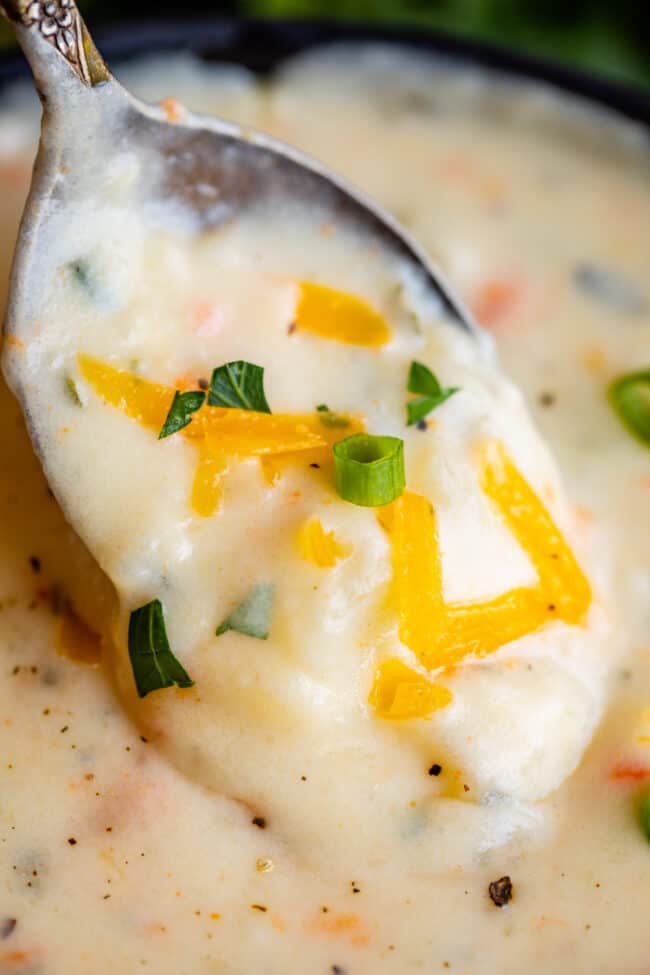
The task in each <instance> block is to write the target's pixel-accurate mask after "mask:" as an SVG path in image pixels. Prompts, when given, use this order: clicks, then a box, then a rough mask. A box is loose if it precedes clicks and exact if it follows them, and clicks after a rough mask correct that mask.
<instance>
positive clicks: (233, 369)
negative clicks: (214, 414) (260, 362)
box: [208, 359, 271, 413]
mask: <svg viewBox="0 0 650 975" xmlns="http://www.w3.org/2000/svg"><path fill="white" fill-rule="evenodd" d="M208 404H209V405H210V406H225V407H227V408H228V409H235V410H253V411H254V412H255V413H270V412H271V407H270V406H269V404H268V403H267V402H266V396H265V395H264V369H263V368H262V366H255V365H253V363H252V362H244V361H243V360H241V359H239V360H238V361H237V362H228V363H226V365H225V366H217V368H216V369H215V370H214V371H213V373H212V380H211V382H210V392H209V393H208Z"/></svg>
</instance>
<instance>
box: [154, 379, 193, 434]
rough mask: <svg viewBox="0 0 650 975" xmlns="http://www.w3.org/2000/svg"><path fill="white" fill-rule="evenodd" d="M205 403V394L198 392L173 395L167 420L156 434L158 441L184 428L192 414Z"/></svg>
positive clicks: (177, 392)
mask: <svg viewBox="0 0 650 975" xmlns="http://www.w3.org/2000/svg"><path fill="white" fill-rule="evenodd" d="M204 402H205V393H203V392H200V391H199V390H191V391H190V392H188V393H179V391H178V390H176V392H175V393H174V398H173V400H172V405H171V406H170V407H169V413H168V414H167V419H166V420H165V422H164V423H163V427H162V430H161V431H160V433H159V434H158V439H159V440H164V439H165V437H170V436H171V435H172V433H177V432H178V431H179V430H182V429H183V427H186V426H187V425H188V423H190V421H191V419H192V414H193V413H196V411H197V410H200V409H201V407H202V406H203V404H204Z"/></svg>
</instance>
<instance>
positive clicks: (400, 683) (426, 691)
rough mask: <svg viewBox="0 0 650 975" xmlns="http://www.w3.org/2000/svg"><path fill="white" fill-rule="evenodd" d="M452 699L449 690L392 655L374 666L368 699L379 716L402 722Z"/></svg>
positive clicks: (443, 705) (439, 706)
mask: <svg viewBox="0 0 650 975" xmlns="http://www.w3.org/2000/svg"><path fill="white" fill-rule="evenodd" d="M451 699H452V694H451V691H450V690H448V689H447V688H446V687H441V686H440V685H439V684H432V683H431V681H428V680H427V679H426V677H423V676H422V674H418V673H417V671H415V670H412V669H411V668H410V667H408V666H407V665H406V664H405V663H402V661H401V660H398V659H397V658H393V659H391V660H386V661H384V663H382V664H381V665H380V666H379V667H378V668H377V670H376V672H375V679H374V683H373V685H372V689H371V691H370V697H369V702H370V704H371V706H372V707H373V708H374V709H375V713H376V714H377V715H378V716H379V717H381V718H388V719H389V720H391V721H404V720H407V719H409V718H427V717H428V716H429V715H430V714H432V713H433V712H434V711H437V710H439V709H440V708H444V707H446V706H447V705H448V704H449V703H450V702H451Z"/></svg>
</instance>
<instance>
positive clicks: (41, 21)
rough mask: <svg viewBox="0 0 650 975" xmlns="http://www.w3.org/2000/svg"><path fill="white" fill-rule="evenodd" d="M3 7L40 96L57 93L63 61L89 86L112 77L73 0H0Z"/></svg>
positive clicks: (0, 9)
mask: <svg viewBox="0 0 650 975" xmlns="http://www.w3.org/2000/svg"><path fill="white" fill-rule="evenodd" d="M0 11H1V12H2V13H4V15H5V16H6V17H7V19H8V20H10V21H12V23H13V26H14V29H15V31H16V37H17V39H18V43H19V44H20V46H21V47H22V49H23V51H24V53H25V56H26V57H27V60H28V61H29V63H30V66H31V68H32V71H33V73H34V78H35V80H36V86H37V88H38V91H39V94H40V95H41V96H45V97H46V98H48V97H50V96H51V95H53V94H55V91H56V88H57V86H58V85H60V77H61V71H60V68H61V65H62V64H65V65H67V67H68V68H69V70H70V72H72V74H73V75H76V77H77V78H78V79H79V81H81V82H82V83H83V84H84V85H86V86H87V87H89V88H94V87H95V86H96V85H101V84H103V83H104V82H106V81H110V80H111V75H110V72H109V70H108V68H107V67H106V65H105V64H104V61H103V59H102V56H101V54H100V53H99V51H98V50H97V48H96V47H95V44H94V42H93V39H92V37H91V36H90V34H89V32H88V28H87V27H86V25H85V24H84V22H83V19H82V17H81V14H80V13H79V10H78V9H77V5H76V3H75V2H74V0H0ZM57 55H58V56H57ZM65 74H67V72H65Z"/></svg>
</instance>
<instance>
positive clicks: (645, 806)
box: [641, 793, 650, 843]
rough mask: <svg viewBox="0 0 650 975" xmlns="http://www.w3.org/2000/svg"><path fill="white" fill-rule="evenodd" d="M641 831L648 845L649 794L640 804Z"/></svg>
mask: <svg viewBox="0 0 650 975" xmlns="http://www.w3.org/2000/svg"><path fill="white" fill-rule="evenodd" d="M641 829H642V830H643V835H644V836H645V838H646V839H647V841H648V843H650V793H649V794H648V795H647V796H645V797H644V799H643V801H642V803H641Z"/></svg>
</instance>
